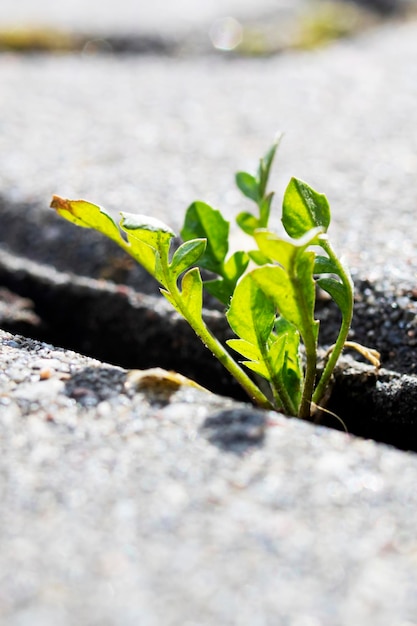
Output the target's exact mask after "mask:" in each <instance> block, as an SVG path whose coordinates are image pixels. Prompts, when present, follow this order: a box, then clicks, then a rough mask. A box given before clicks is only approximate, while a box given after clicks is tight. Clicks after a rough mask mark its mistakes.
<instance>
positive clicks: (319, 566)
mask: <svg viewBox="0 0 417 626" xmlns="http://www.w3.org/2000/svg"><path fill="white" fill-rule="evenodd" d="M2 6H6V5H4V4H3V5H2ZM15 6H16V7H18V6H19V5H18V4H17V3H16V4H15ZM20 6H22V5H20ZM116 27H117V24H115V28H116ZM416 34H417V26H416V24H415V23H410V24H408V25H402V26H397V27H396V28H393V27H392V26H390V27H386V28H385V29H380V30H378V31H375V32H374V33H368V34H367V35H366V36H362V37H360V38H358V39H356V40H351V41H349V42H345V43H339V44H337V45H334V46H332V47H331V48H328V49H325V50H321V51H317V52H314V53H298V54H291V55H290V54H287V55H282V56H280V57H276V58H271V59H267V60H265V59H263V60H259V59H258V60H256V59H232V58H231V59H224V58H220V57H219V58H213V57H211V58H199V59H190V58H189V59H180V60H178V59H175V60H174V59H162V58H156V57H155V58H147V59H143V58H125V59H120V58H116V57H100V56H91V55H74V56H65V57H50V58H48V57H36V56H33V57H29V58H28V57H26V58H25V57H19V56H15V55H12V54H8V55H3V56H1V57H0V84H1V90H0V154H1V157H2V164H1V165H2V166H1V168H0V193H1V195H2V197H3V200H5V202H6V203H10V206H11V207H13V208H14V209H15V211H16V219H17V220H28V219H29V218H30V216H29V215H27V214H25V213H24V212H23V211H22V207H23V204H22V203H24V202H25V201H32V203H33V207H34V208H35V209H36V210H38V211H40V212H45V215H46V214H47V211H49V209H48V205H49V199H50V195H51V194H52V193H59V194H61V195H68V196H75V197H78V196H86V197H88V198H89V199H91V200H93V201H96V202H99V203H101V204H103V205H105V206H108V207H109V209H111V210H112V211H114V212H117V210H118V209H124V210H126V209H127V210H130V211H140V212H151V213H152V214H154V215H157V216H158V217H160V218H163V219H165V220H167V221H169V222H170V223H171V224H172V225H173V226H174V227H176V228H178V226H179V224H180V222H181V216H182V213H183V209H184V208H185V207H186V206H187V204H188V203H189V202H190V201H192V200H193V199H195V198H196V197H200V198H202V199H206V200H208V201H211V202H213V203H214V204H216V205H221V206H222V207H224V208H225V209H226V211H227V213H228V215H230V216H232V215H233V214H234V213H235V212H236V211H237V210H238V209H239V208H241V207H242V201H241V199H240V197H239V196H238V194H237V192H236V191H235V190H234V188H233V173H234V171H236V170H237V169H241V168H245V167H247V168H251V167H253V166H254V164H255V162H256V160H257V158H258V157H259V156H260V155H261V154H262V152H263V151H264V149H265V148H266V146H267V145H268V143H269V141H270V139H271V137H272V136H273V134H274V133H275V131H276V130H278V129H281V130H283V131H284V132H285V134H286V136H285V141H284V143H283V146H282V149H281V152H280V156H279V161H278V162H277V166H276V168H275V170H274V176H275V180H276V187H277V190H278V193H279V195H281V194H282V191H283V189H284V187H285V184H286V182H287V181H288V178H289V176H290V175H293V174H295V175H297V176H299V177H301V178H304V179H306V180H307V181H308V182H310V183H311V184H312V185H313V186H315V187H317V188H318V189H320V190H322V191H324V192H326V193H327V195H328V196H329V199H330V201H331V204H332V206H333V219H334V225H333V228H332V231H333V233H334V236H335V239H336V241H337V244H338V247H339V249H341V250H343V251H344V252H345V254H346V256H347V257H348V259H349V261H350V263H351V264H353V265H356V266H357V267H358V268H359V270H360V272H361V274H362V275H367V276H369V277H373V276H379V277H385V276H389V277H390V279H392V280H394V281H395V280H398V281H402V280H404V279H407V280H408V281H409V282H412V281H413V280H415V272H416V267H417V262H416V258H415V249H416V243H417V235H416V229H415V224H414V221H415V218H414V216H415V207H416V202H417V190H416V183H415V181H416V171H417V160H416V157H415V154H416V147H417V146H416V143H417V136H416V133H415V132H414V128H415V126H416V107H415V102H416V90H417V80H416V79H417V69H416V68H417V63H416V61H417V59H416V55H417V49H416V46H415V40H416ZM277 222H278V219H277V218H275V223H277ZM82 235H83V232H82V231H79V236H80V237H82ZM48 236H49V237H52V238H53V237H54V232H53V229H52V231H49V232H48ZM34 237H36V233H34ZM6 238H7V235H6V237H5V236H3V235H2V239H3V240H4V239H6ZM45 245H47V244H46V243H45ZM63 245H65V242H63ZM377 330H378V329H376V331H377ZM0 362H1V369H0V429H1V436H0V449H1V455H0V497H1V502H2V507H1V512H0V555H1V556H0V623H4V624H7V626H29V625H30V626H55V625H56V624H60V625H61V624H62V625H63V626H73V625H74V626H75V624H76V625H77V626H80V625H81V626H93V625H94V626H95V625H97V626H98V625H100V626H102V625H104V626H119V625H120V626H130V624H131V625H132V626H133V625H134V626H137V625H138V624H140V626H159V624H164V625H167V626H171V625H172V626H177V625H179V624H181V626H183V625H184V626H185V625H188V626H191V625H197V624H198V626H205V625H210V626H212V625H217V624H222V625H223V624H224V625H226V626H227V625H229V624H230V626H232V625H233V626H235V625H239V626H246V625H247V626H276V625H279V626H281V624H282V625H283V626H287V625H291V626H338V625H341V626H345V625H346V626H347V625H349V626H350V625H351V624H353V623H354V624H356V625H358V626H369V624H377V625H378V626H414V624H415V622H416V615H417V600H416V594H415V589H416V583H417V580H416V567H415V557H416V548H417V536H416V527H415V516H416V507H417V499H416V490H415V477H416V471H417V457H416V456H415V455H411V454H407V453H401V452H399V451H396V450H393V449H390V448H388V447H385V446H382V445H378V444H376V443H374V442H371V441H362V440H359V439H355V438H352V437H347V436H345V435H342V434H340V433H337V432H332V431H328V430H325V429H320V428H315V427H313V426H311V425H308V424H304V423H301V422H298V421H295V420H292V421H288V420H286V419H284V418H282V417H280V416H278V415H273V416H272V415H270V414H267V415H265V414H260V413H259V412H257V411H254V410H253V409H252V408H249V407H248V406H247V405H244V406H242V405H236V404H235V403H233V402H232V401H231V400H228V399H222V398H219V397H216V396H212V395H207V394H206V393H204V392H199V391H196V390H195V389H193V388H191V387H188V386H181V387H179V388H178V390H177V389H176V388H175V387H174V388H173V387H172V385H171V387H168V389H167V388H166V384H164V385H163V386H162V389H161V387H160V381H158V379H155V378H151V379H148V383H147V385H145V387H143V388H142V389H136V388H135V387H132V385H129V384H126V377H127V374H126V372H125V371H124V370H122V369H120V368H114V367H109V366H106V365H104V364H101V363H99V362H97V361H93V360H91V359H87V358H86V357H81V356H79V355H77V354H75V353H70V352H65V351H62V350H59V349H57V348H54V347H52V346H50V345H44V344H38V343H36V342H33V341H30V340H25V339H21V338H19V337H14V336H11V335H9V334H7V333H5V332H4V331H0ZM231 409H233V410H234V412H233V413H232V414H231V413H230V412H227V411H229V410H231ZM219 412H220V416H217V417H216V413H217V414H218V413H219Z"/></svg>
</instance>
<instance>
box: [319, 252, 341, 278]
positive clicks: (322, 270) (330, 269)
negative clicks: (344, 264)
mask: <svg viewBox="0 0 417 626" xmlns="http://www.w3.org/2000/svg"><path fill="white" fill-rule="evenodd" d="M314 274H336V275H339V268H338V267H337V265H336V264H335V263H334V262H333V261H332V260H331V259H329V257H327V256H320V255H316V260H315V262H314Z"/></svg>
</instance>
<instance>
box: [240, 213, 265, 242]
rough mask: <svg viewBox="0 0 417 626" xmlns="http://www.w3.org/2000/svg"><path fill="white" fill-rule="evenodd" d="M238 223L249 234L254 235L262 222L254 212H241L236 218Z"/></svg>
mask: <svg viewBox="0 0 417 626" xmlns="http://www.w3.org/2000/svg"><path fill="white" fill-rule="evenodd" d="M236 223H237V225H238V226H239V228H241V229H242V230H243V232H244V233H246V234H247V235H251V236H252V235H253V233H254V232H255V230H256V229H257V228H259V227H260V223H259V220H258V218H257V217H255V216H254V215H252V213H239V215H238V216H237V218H236Z"/></svg>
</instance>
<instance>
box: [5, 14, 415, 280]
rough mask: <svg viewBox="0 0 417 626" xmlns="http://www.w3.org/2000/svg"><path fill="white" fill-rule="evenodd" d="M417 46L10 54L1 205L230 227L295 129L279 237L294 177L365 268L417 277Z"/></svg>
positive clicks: (280, 174) (395, 33) (280, 185)
mask: <svg viewBox="0 0 417 626" xmlns="http://www.w3.org/2000/svg"><path fill="white" fill-rule="evenodd" d="M416 35H417V25H416V23H409V24H405V25H401V26H398V27H397V28H395V29H394V28H392V27H388V26H387V27H386V28H382V29H379V30H376V31H375V32H373V33H368V34H367V35H363V36H362V37H360V38H358V39H355V40H351V41H348V42H344V43H338V44H335V45H333V46H332V47H330V48H327V49H323V50H320V51H316V52H313V53H296V54H287V55H282V56H279V57H275V58H270V59H229V60H228V59H224V58H212V57H209V58H199V59H182V60H178V59H175V60H174V59H162V58H146V59H144V58H127V59H126V58H123V59H122V60H121V59H120V58H108V57H97V56H94V57H86V56H82V55H76V56H65V57H62V58H56V57H51V58H48V57H36V56H35V57H32V58H25V57H17V56H13V55H5V56H3V57H1V58H0V76H1V84H2V89H1V93H0V120H1V121H0V125H1V134H0V153H1V155H2V167H1V170H0V191H1V193H2V194H3V196H5V197H6V198H8V199H9V200H10V201H11V202H12V201H13V202H15V203H16V204H17V205H18V204H19V203H21V202H23V201H25V200H33V201H36V202H37V203H38V204H39V205H40V206H41V207H42V209H43V210H45V211H47V210H49V209H48V208H47V207H48V205H49V201H50V197H51V195H52V193H58V194H59V195H63V196H67V197H85V198H87V199H90V200H92V201H94V202H97V203H99V204H101V205H103V206H105V207H107V208H108V209H110V210H112V211H114V212H115V213H117V210H120V209H122V210H128V211H131V212H142V213H151V214H153V215H156V216H158V217H160V218H161V219H164V220H165V221H167V222H169V223H170V224H171V225H172V226H173V227H174V228H176V229H178V228H179V226H180V224H181V221H182V216H183V214H184V210H185V208H186V207H187V206H188V204H189V203H190V202H191V201H193V200H194V199H196V198H200V199H204V200H206V201H208V202H212V203H213V204H214V205H216V206H220V207H221V208H222V209H223V210H225V212H226V214H227V215H229V216H230V217H233V215H235V214H236V213H237V211H238V210H240V209H241V208H242V207H243V206H246V205H245V204H244V201H242V199H241V198H240V195H239V194H238V192H237V191H236V189H235V187H234V181H233V176H234V172H235V171H237V170H238V169H242V168H253V167H254V166H255V165H256V162H257V159H258V157H259V156H260V155H261V154H262V153H263V152H264V150H265V149H266V147H267V146H268V145H269V142H270V141H271V138H272V137H273V136H274V134H275V132H276V131H277V130H282V131H283V132H284V133H285V138H284V141H283V143H282V148H281V149H280V153H279V156H278V160H277V165H276V168H275V170H274V175H273V177H272V180H273V186H274V188H276V189H277V192H278V195H277V198H278V201H277V205H276V208H275V209H274V211H275V213H274V214H275V224H278V221H279V220H278V216H279V206H278V205H279V199H280V198H281V196H282V193H283V191H284V188H285V185H286V184H287V182H288V180H289V178H290V176H291V175H296V176H298V177H300V178H302V179H304V180H306V181H307V182H309V183H310V184H311V185H312V186H314V187H315V188H317V189H319V190H321V191H322V192H325V193H326V194H327V195H328V197H329V200H330V203H331V206H332V209H333V225H332V228H331V232H332V234H333V236H334V238H335V240H336V243H337V246H338V248H339V250H340V251H341V252H343V253H344V254H345V255H346V256H347V258H348V260H349V262H350V263H351V264H352V265H354V266H357V267H360V268H361V269H362V270H364V271H366V272H367V273H369V274H370V275H372V274H373V273H374V272H377V273H378V272H379V273H380V274H381V272H382V273H386V272H388V273H391V274H392V275H393V276H394V278H401V276H404V275H405V274H408V275H409V276H410V277H411V278H414V276H415V254H414V251H415V249H416V243H417V241H416V230H415V228H414V227H413V222H412V220H413V216H414V214H415V208H416V203H417V187H416V184H415V180H416V172H417V160H416V156H415V155H416V154H417V135H416V133H415V132H414V130H413V129H414V128H415V126H416V110H417V109H416V107H415V102H416V96H417V87H416V85H417V69H416V68H417V58H416V57H417V47H416V45H415V39H416ZM18 214H19V209H18V208H16V216H18ZM22 217H23V216H22ZM410 222H411V223H410ZM79 236H80V237H82V233H81V232H80V234H79Z"/></svg>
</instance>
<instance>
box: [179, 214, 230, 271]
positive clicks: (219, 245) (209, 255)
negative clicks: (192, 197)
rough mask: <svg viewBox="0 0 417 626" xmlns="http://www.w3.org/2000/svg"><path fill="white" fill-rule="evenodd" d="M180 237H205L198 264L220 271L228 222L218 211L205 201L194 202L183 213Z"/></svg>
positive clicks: (226, 246) (227, 237)
mask: <svg viewBox="0 0 417 626" xmlns="http://www.w3.org/2000/svg"><path fill="white" fill-rule="evenodd" d="M181 237H182V238H183V240H184V241H189V240H190V239H206V240H207V246H206V249H205V252H204V253H203V254H202V256H201V257H200V259H199V263H198V265H199V267H203V268H205V269H207V270H209V271H211V272H215V273H216V274H219V273H221V270H222V267H223V261H224V259H225V258H226V254H227V251H228V249H229V241H228V240H229V222H227V221H226V220H225V219H224V217H223V216H222V214H221V213H220V211H217V210H216V209H213V208H212V207H211V206H209V205H208V204H206V203H205V202H194V203H193V204H192V205H191V206H190V207H189V208H188V210H187V213H186V215H185V221H184V226H183V227H182V230H181Z"/></svg>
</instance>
